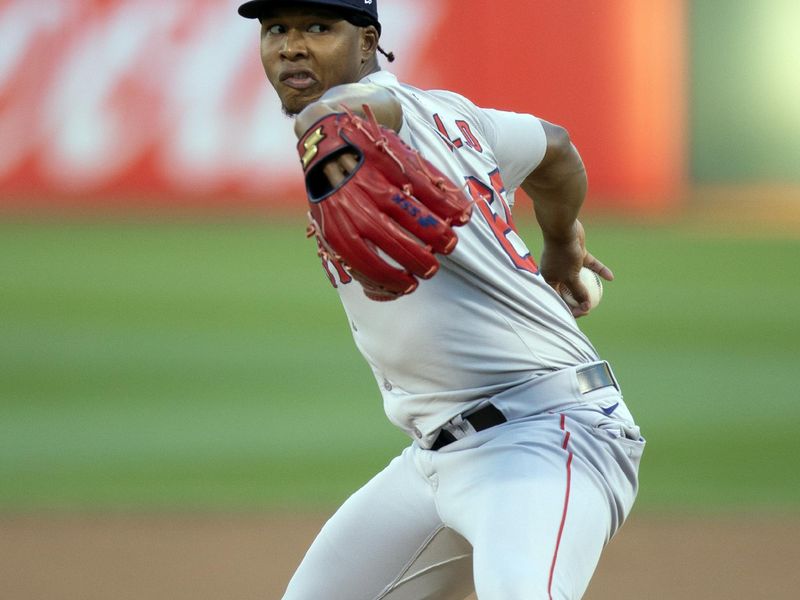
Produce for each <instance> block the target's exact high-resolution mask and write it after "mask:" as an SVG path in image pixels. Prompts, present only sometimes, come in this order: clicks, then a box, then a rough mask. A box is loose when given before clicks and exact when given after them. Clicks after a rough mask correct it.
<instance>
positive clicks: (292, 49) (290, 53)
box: [281, 29, 308, 60]
mask: <svg viewBox="0 0 800 600" xmlns="http://www.w3.org/2000/svg"><path fill="white" fill-rule="evenodd" d="M307 55H308V48H307V47H306V41H305V38H304V36H303V34H302V32H300V31H298V30H296V29H290V30H289V31H287V32H286V35H285V36H284V38H283V46H282V47H281V58H284V59H286V60H293V59H296V58H303V57H305V56H307Z"/></svg>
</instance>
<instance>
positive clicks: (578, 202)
mask: <svg viewBox="0 0 800 600" xmlns="http://www.w3.org/2000/svg"><path fill="white" fill-rule="evenodd" d="M541 123H542V127H543V128H544V132H545V136H546V140H547V147H546V150H545V154H544V158H543V159H542V161H541V162H540V163H539V165H538V166H537V167H536V168H535V169H534V170H533V171H532V172H531V173H530V174H529V175H528V176H527V177H526V178H525V180H524V181H523V182H522V189H523V190H524V191H525V193H527V194H528V196H530V197H531V198H532V199H533V205H534V210H535V212H536V220H537V221H538V223H539V226H540V227H541V229H542V236H543V239H544V247H543V249H542V253H541V257H540V271H541V274H542V276H543V277H544V278H545V280H546V281H547V282H548V283H549V284H550V285H552V286H553V287H554V288H556V289H557V290H558V289H559V288H560V287H561V286H566V287H567V288H568V289H569V290H570V291H571V292H572V295H573V296H574V297H575V299H576V300H577V301H578V302H579V303H580V304H581V306H580V308H578V309H574V310H573V314H574V315H575V316H581V315H584V314H586V313H587V312H588V307H589V304H588V301H589V295H588V291H587V290H586V288H585V287H584V286H583V284H581V282H580V281H579V278H578V274H579V272H580V269H581V267H587V268H589V269H591V270H592V271H594V272H596V273H597V274H598V275H600V277H602V278H603V279H606V280H609V281H610V280H612V279H613V278H614V274H613V273H612V272H611V269H609V268H608V267H606V266H605V265H604V264H603V263H602V262H600V261H599V260H598V259H597V258H595V257H594V256H593V255H592V254H590V253H589V252H588V251H587V250H586V235H585V232H584V229H583V225H582V224H581V222H580V221H579V220H578V214H579V212H580V209H581V206H583V201H584V199H585V197H586V189H587V177H586V169H585V167H584V165H583V160H582V159H581V156H580V154H579V153H578V150H577V149H576V148H575V146H574V145H573V144H572V141H571V139H570V137H569V134H568V133H567V131H566V130H565V129H564V128H563V127H559V126H558V125H553V124H552V123H548V122H547V121H541Z"/></svg>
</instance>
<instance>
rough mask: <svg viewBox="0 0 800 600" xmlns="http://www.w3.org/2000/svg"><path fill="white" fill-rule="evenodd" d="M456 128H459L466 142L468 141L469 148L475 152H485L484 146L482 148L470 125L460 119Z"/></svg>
mask: <svg viewBox="0 0 800 600" xmlns="http://www.w3.org/2000/svg"><path fill="white" fill-rule="evenodd" d="M456 127H458V128H459V130H460V131H461V133H463V134H464V140H466V142H467V146H469V147H470V148H472V149H473V150H475V152H483V146H481V143H480V142H479V141H478V138H476V137H475V134H473V133H472V129H470V126H469V123H467V122H466V121H462V120H461V119H459V120H458V121H456Z"/></svg>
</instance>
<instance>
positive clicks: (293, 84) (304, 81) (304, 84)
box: [280, 69, 317, 90]
mask: <svg viewBox="0 0 800 600" xmlns="http://www.w3.org/2000/svg"><path fill="white" fill-rule="evenodd" d="M280 81H281V83H282V84H283V85H285V86H287V87H290V88H293V89H296V90H304V89H306V88H309V87H311V86H312V85H314V84H315V83H317V78H316V77H314V74H313V73H312V72H311V71H307V70H304V69H297V70H291V71H286V72H285V73H282V74H281V77H280Z"/></svg>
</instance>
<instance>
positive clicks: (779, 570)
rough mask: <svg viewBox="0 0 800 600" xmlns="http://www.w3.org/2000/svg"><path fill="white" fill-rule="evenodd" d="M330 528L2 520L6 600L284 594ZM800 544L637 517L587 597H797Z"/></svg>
mask: <svg viewBox="0 0 800 600" xmlns="http://www.w3.org/2000/svg"><path fill="white" fill-rule="evenodd" d="M322 522H323V519H322V518H321V517H318V516H314V517H302V516H200V515H198V516H179V515H172V516H170V515H164V516H53V517H49V516H48V517H37V516H19V517H15V516H3V517H0V598H3V599H8V600H34V599H35V600H128V599H131V600H132V599H134V598H135V599H137V600H141V599H147V600H162V599H163V600H183V599H186V600H189V599H191V600H207V599H208V600H210V599H215V600H251V599H252V600H255V599H259V600H274V599H279V598H280V597H281V593H282V591H283V589H284V586H285V584H286V581H287V579H288V577H289V576H290V574H291V572H292V570H293V568H294V567H295V565H296V564H297V562H298V561H299V560H300V558H301V557H302V555H303V553H304V551H305V549H306V547H307V545H308V544H309V542H310V541H311V540H312V539H313V537H314V535H315V534H316V532H317V530H318V529H319V527H320V525H321V523H322ZM799 541H800V515H794V516H792V517H787V518H779V517H772V518H765V517H755V516H753V515H743V516H741V517H736V516H726V517H724V518H723V517H713V518H712V517H709V518H699V517H691V518H689V517H685V518H684V517H671V518H665V517H660V518H658V517H654V516H649V515H645V516H641V517H639V516H634V517H633V518H632V519H631V521H630V522H629V523H628V524H627V525H626V526H625V528H624V529H623V531H622V533H621V534H620V535H619V536H618V537H617V538H616V539H615V540H614V541H613V542H612V544H611V546H610V547H609V548H608V549H607V551H606V554H605V556H604V557H603V560H602V561H601V563H600V567H599V568H598V571H597V574H596V576H595V578H594V580H593V582H592V584H591V586H590V587H589V592H588V593H587V595H586V597H585V598H586V600H634V599H636V600H641V599H643V598H644V599H648V600H660V599H665V600H668V599H673V598H697V599H701V598H702V599H704V600H718V599H719V600H722V599H725V600H733V599H739V598H748V599H751V598H753V599H761V598H769V599H771V600H784V599H785V600H789V599H794V598H798V597H800V569H798V568H797V567H798V564H800V547H799V546H798V542H799ZM319 600H325V599H324V598H320V599H319Z"/></svg>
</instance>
